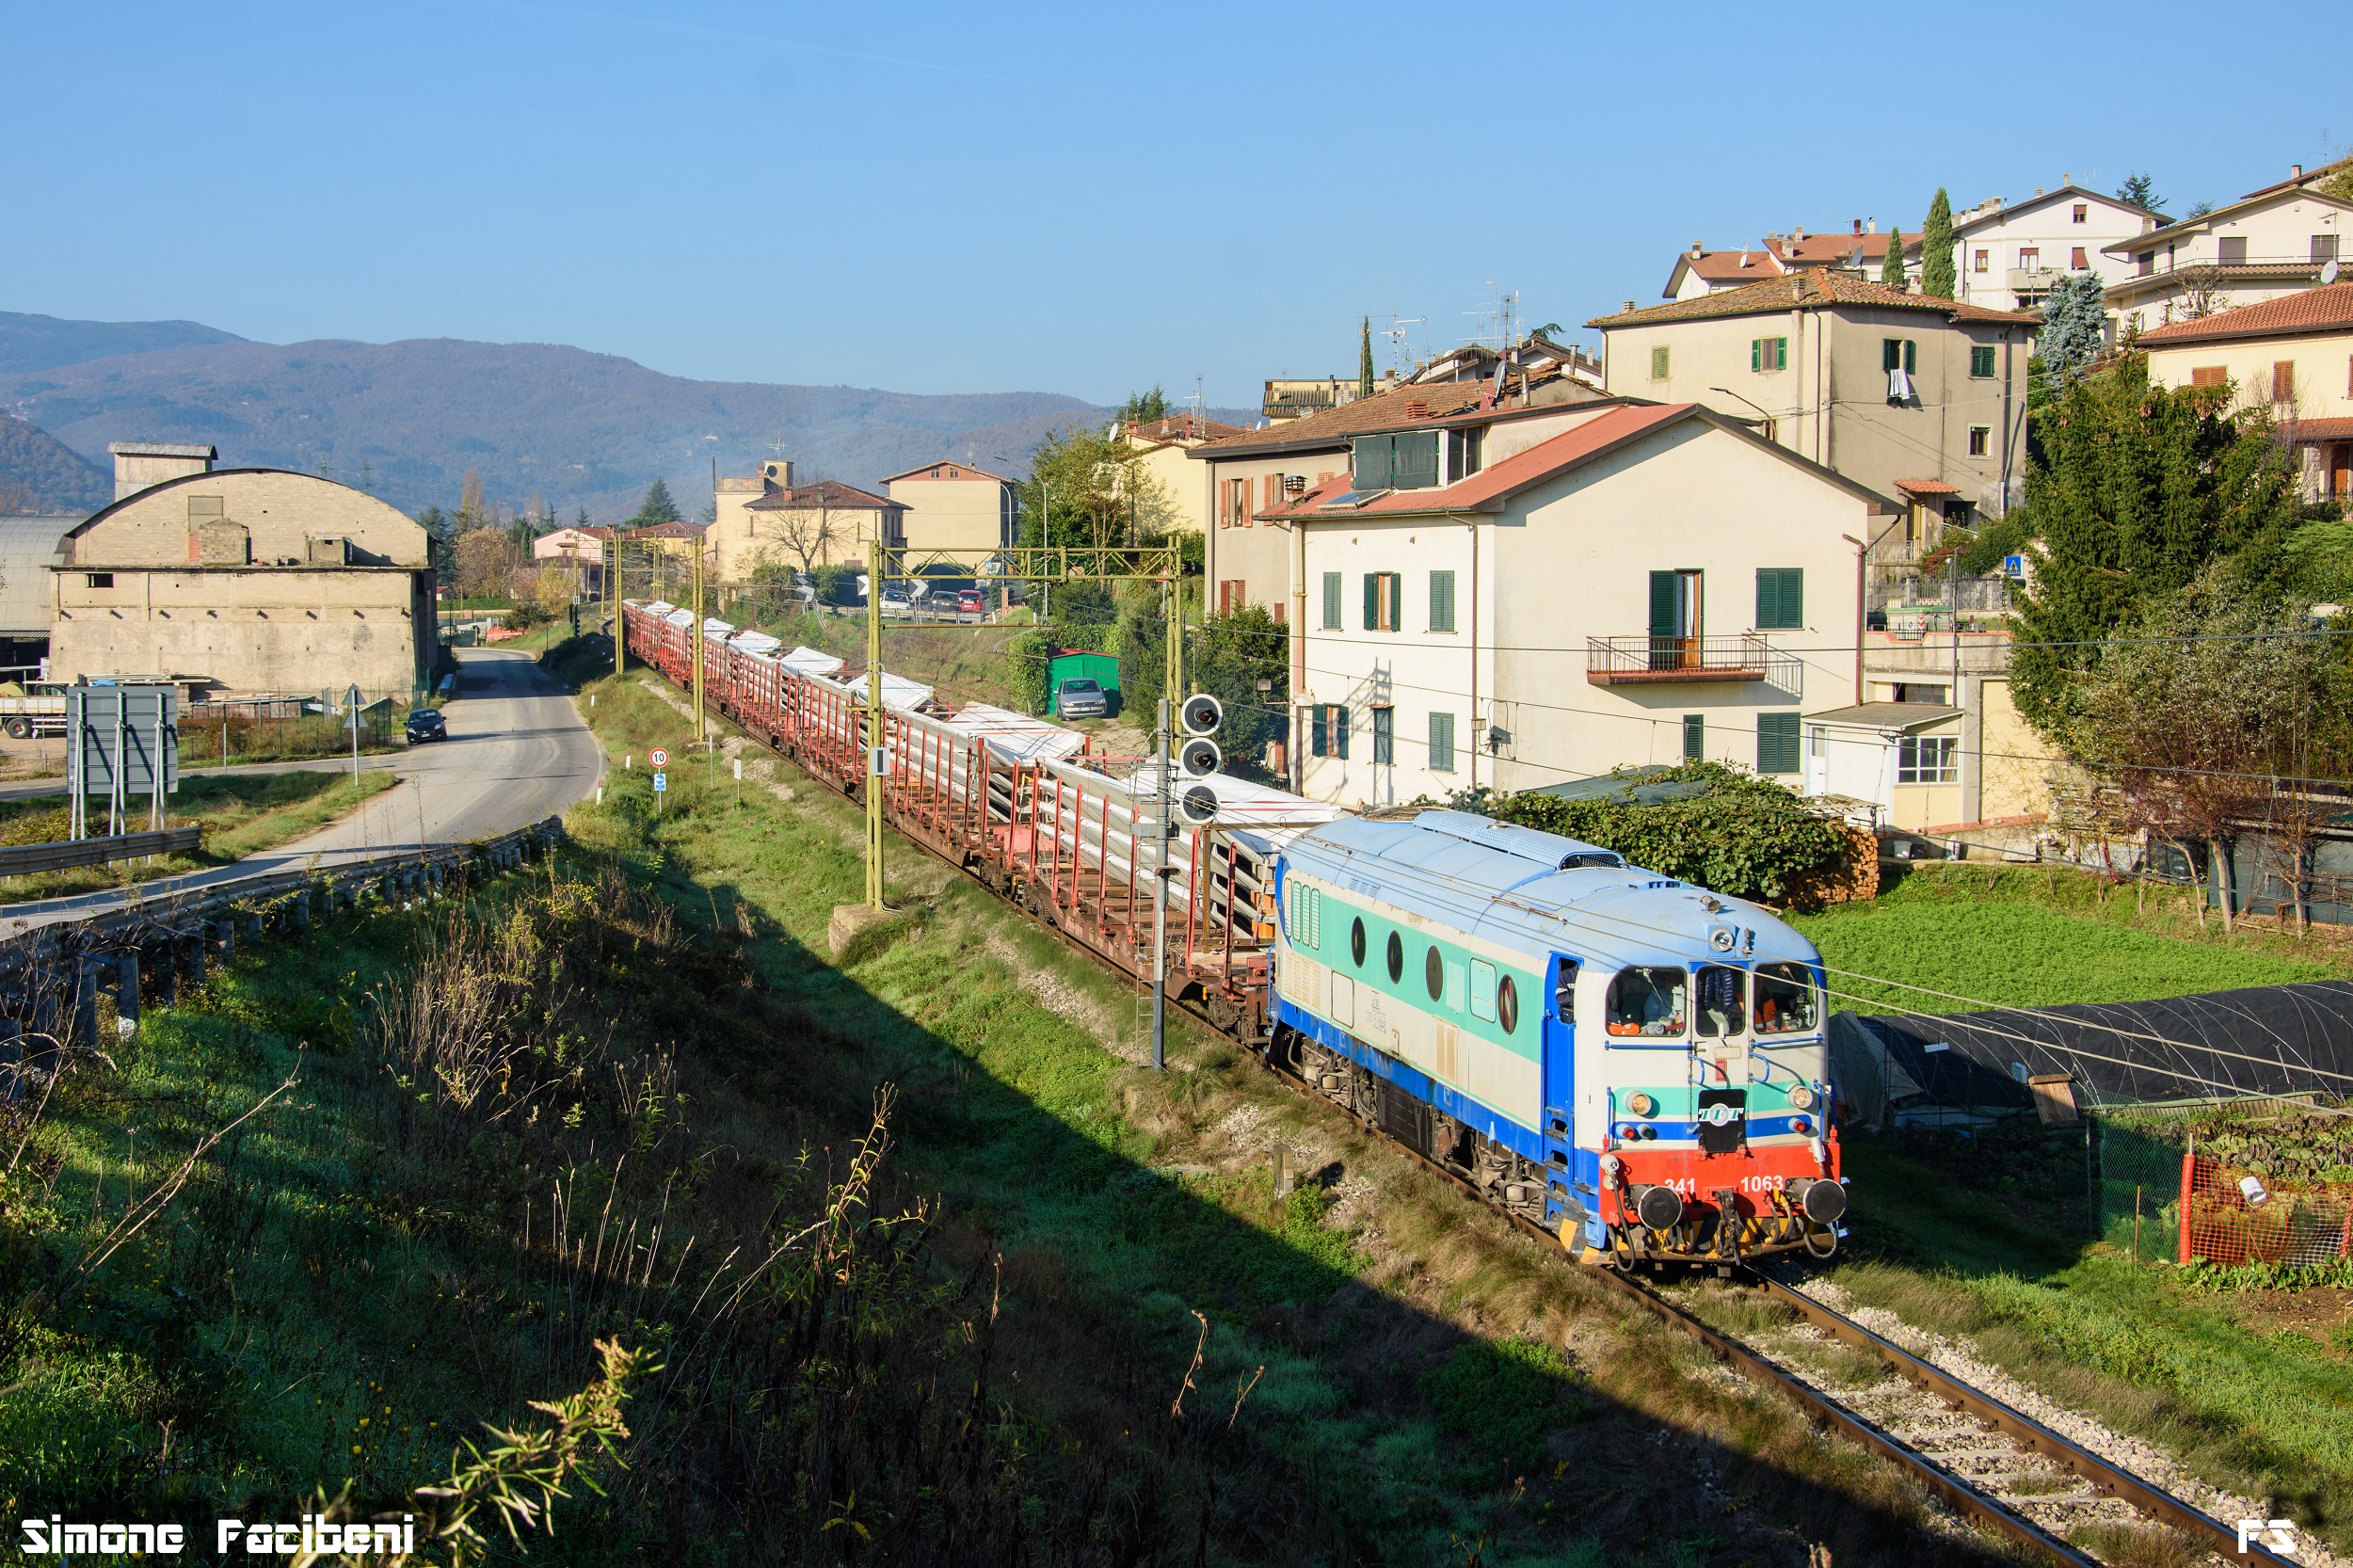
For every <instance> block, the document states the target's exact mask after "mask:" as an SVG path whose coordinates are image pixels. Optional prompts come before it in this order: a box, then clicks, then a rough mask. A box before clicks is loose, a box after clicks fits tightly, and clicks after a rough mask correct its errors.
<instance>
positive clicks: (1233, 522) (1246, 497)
mask: <svg viewBox="0 0 2353 1568" xmlns="http://www.w3.org/2000/svg"><path fill="white" fill-rule="evenodd" d="M1218 523H1219V525H1220V526H1221V527H1225V528H1247V527H1249V526H1250V481H1249V480H1247V479H1228V480H1227V481H1225V512H1224V514H1223V515H1222V516H1220V517H1219V519H1218Z"/></svg>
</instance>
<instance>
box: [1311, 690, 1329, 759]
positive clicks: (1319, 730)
mask: <svg viewBox="0 0 2353 1568" xmlns="http://www.w3.org/2000/svg"><path fill="white" fill-rule="evenodd" d="M1307 715H1308V716H1307V755H1308V756H1310V757H1329V756H1331V755H1332V711H1331V710H1330V709H1329V708H1326V707H1325V706H1324V705H1323V704H1322V703H1321V702H1319V703H1317V704H1316V705H1315V706H1314V707H1313V708H1310V709H1308V710H1307Z"/></svg>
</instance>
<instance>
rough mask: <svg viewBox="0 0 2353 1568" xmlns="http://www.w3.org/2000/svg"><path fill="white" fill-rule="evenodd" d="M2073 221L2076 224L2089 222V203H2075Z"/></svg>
mask: <svg viewBox="0 0 2353 1568" xmlns="http://www.w3.org/2000/svg"><path fill="white" fill-rule="evenodd" d="M2075 221H2076V222H2078V223H2089V222H2090V221H2091V203H2090V202H2089V201H2078V202H2076V203H2075Z"/></svg>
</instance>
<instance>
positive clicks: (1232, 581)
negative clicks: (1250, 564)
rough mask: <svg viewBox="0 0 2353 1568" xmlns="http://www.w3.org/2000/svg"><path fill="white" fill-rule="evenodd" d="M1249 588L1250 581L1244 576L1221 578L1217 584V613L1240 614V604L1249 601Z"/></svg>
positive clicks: (1223, 614)
mask: <svg viewBox="0 0 2353 1568" xmlns="http://www.w3.org/2000/svg"><path fill="white" fill-rule="evenodd" d="M1249 589H1250V583H1249V580H1248V579H1246V578H1241V577H1227V578H1223V579H1221V580H1220V581H1219V583H1218V585H1217V613H1218V614H1219V615H1221V616H1232V615H1239V614H1241V609H1242V606H1243V605H1245V604H1247V603H1248V602H1249Z"/></svg>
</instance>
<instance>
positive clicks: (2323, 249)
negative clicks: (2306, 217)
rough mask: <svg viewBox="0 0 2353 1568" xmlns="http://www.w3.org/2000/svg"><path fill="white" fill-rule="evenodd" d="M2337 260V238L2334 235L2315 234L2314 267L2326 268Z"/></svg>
mask: <svg viewBox="0 0 2353 1568" xmlns="http://www.w3.org/2000/svg"><path fill="white" fill-rule="evenodd" d="M2336 259H2337V236H2336V235H2334V234H2314V235H2313V265H2314V266H2325V265H2327V264H2329V263H2330V262H2333V261H2335V260H2336Z"/></svg>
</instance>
